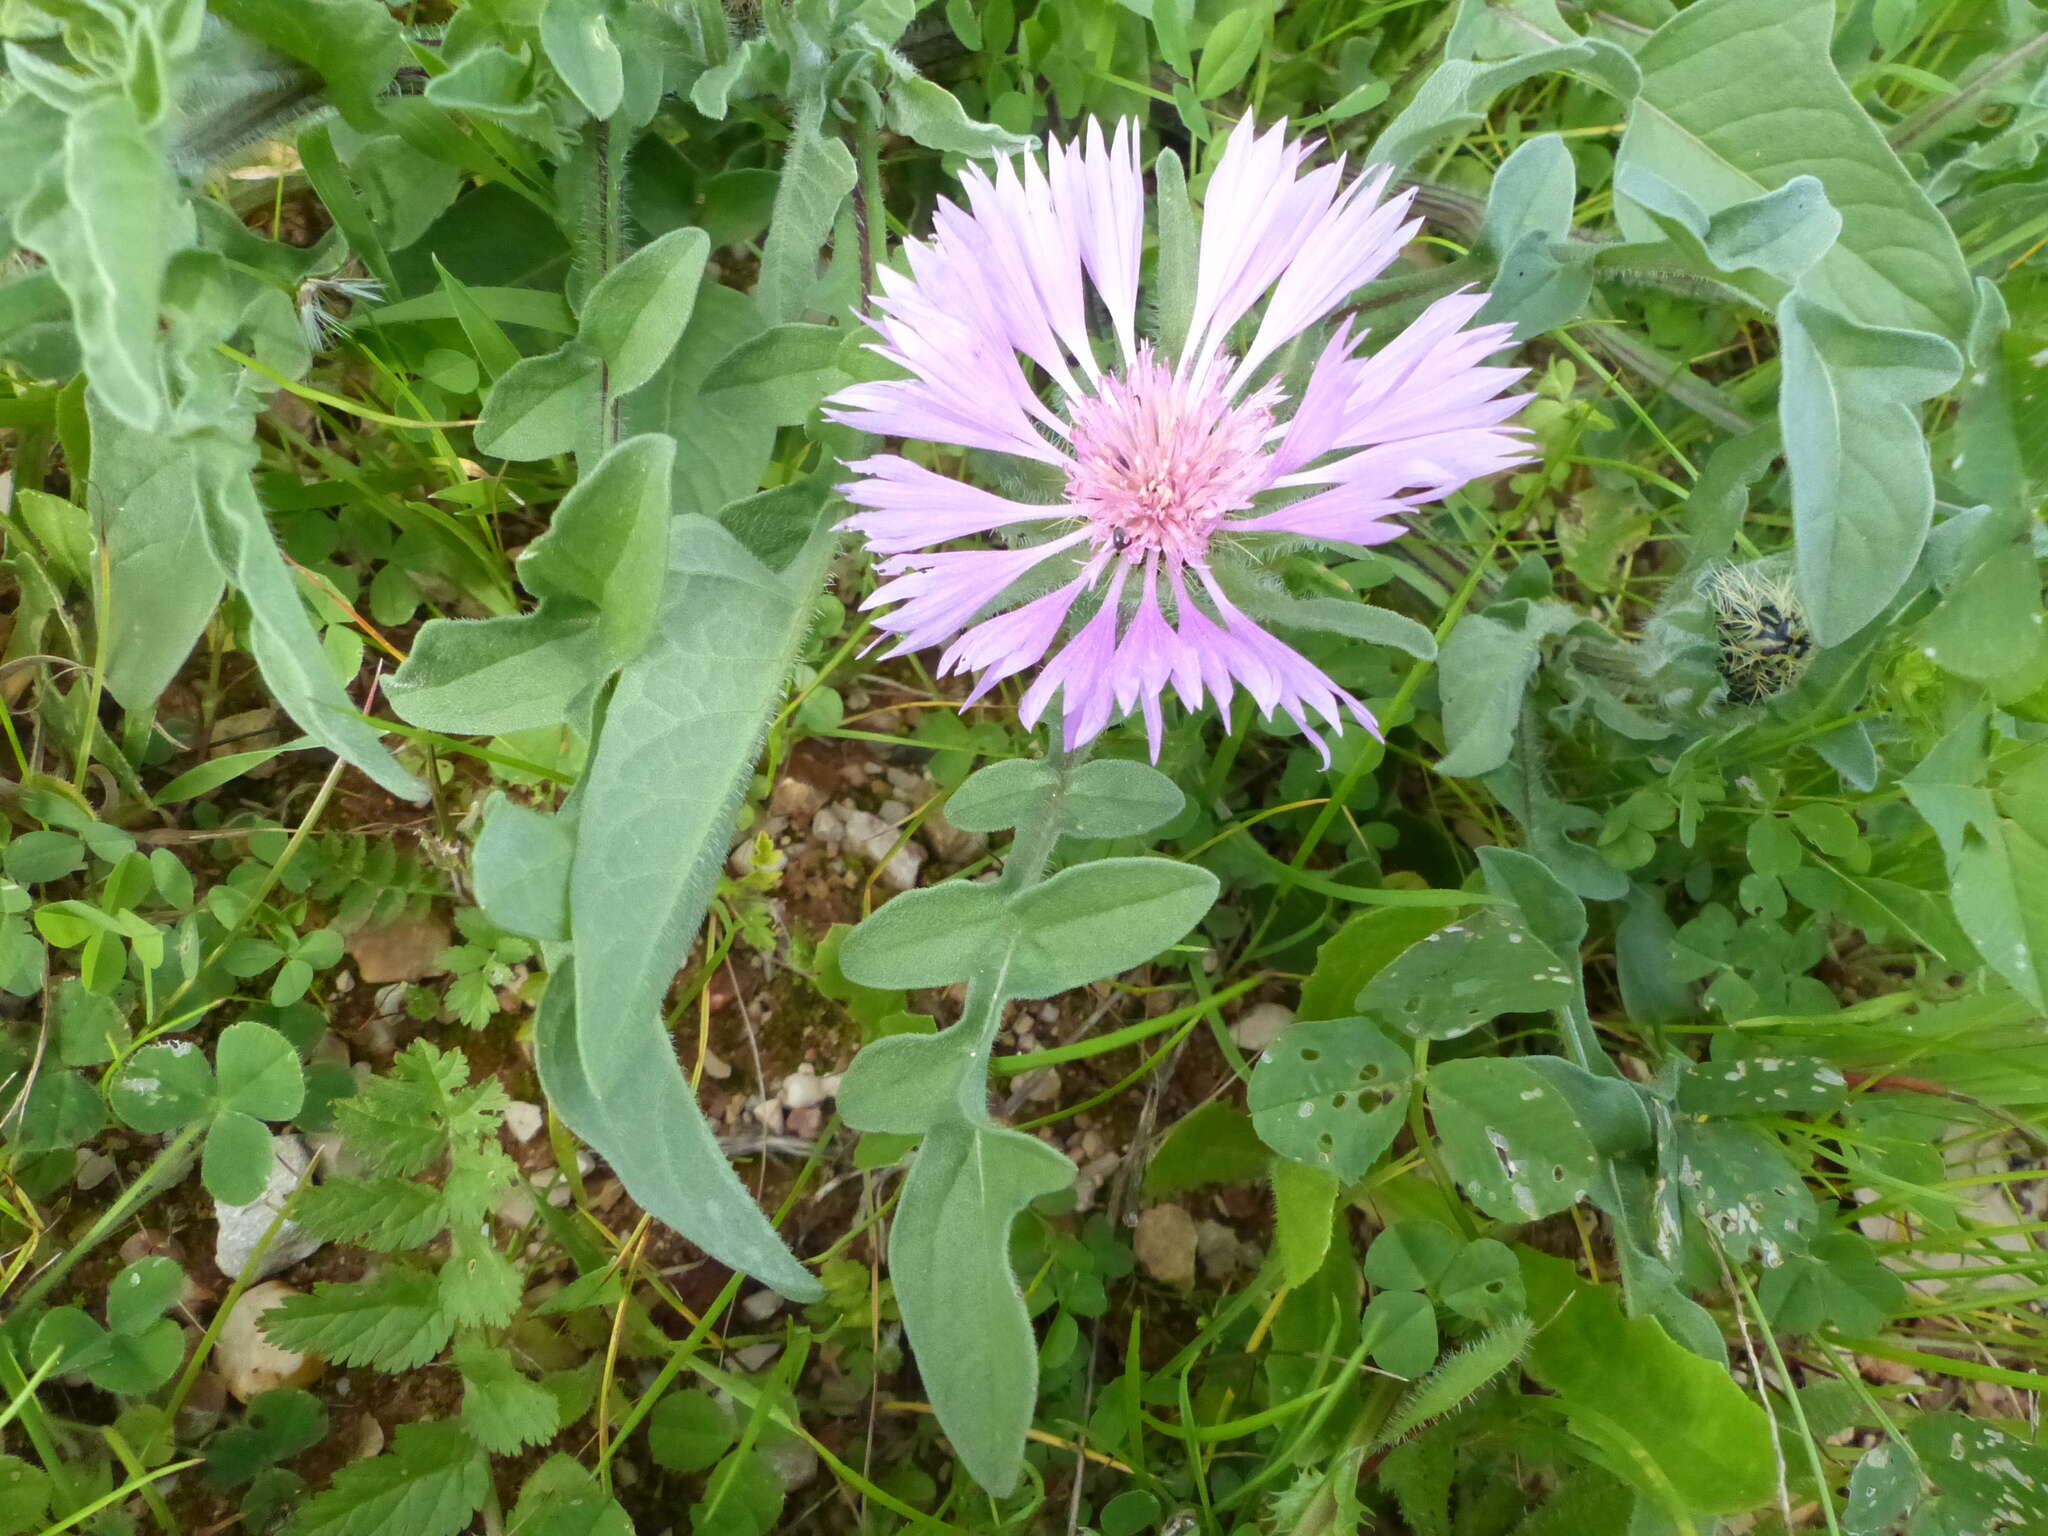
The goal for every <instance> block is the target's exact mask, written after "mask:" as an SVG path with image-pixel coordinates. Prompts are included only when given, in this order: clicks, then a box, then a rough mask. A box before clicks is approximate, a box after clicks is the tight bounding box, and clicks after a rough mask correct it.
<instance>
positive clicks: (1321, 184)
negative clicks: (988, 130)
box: [831, 122, 1526, 757]
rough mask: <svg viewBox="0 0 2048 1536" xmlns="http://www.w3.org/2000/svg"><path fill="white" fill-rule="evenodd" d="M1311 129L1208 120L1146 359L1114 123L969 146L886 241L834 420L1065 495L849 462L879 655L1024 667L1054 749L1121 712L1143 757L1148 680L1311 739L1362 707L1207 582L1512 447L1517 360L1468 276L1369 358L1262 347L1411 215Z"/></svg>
mask: <svg viewBox="0 0 2048 1536" xmlns="http://www.w3.org/2000/svg"><path fill="white" fill-rule="evenodd" d="M1309 150H1310V146H1309V145H1307V144H1304V143H1301V142H1298V141H1297V142H1292V143H1290V142H1289V141H1288V140H1287V138H1286V135H1285V131H1284V127H1282V128H1275V129H1272V130H1270V131H1269V132H1267V133H1265V134H1263V135H1261V134H1258V133H1256V132H1255V131H1254V130H1253V129H1252V128H1251V126H1250V125H1249V124H1248V123H1245V124H1240V125H1239V126H1238V128H1237V129H1236V131H1235V132H1233V133H1232V134H1231V136H1230V139H1229V141H1228V143H1227V144H1226V145H1225V147H1224V151H1223V154H1222V157H1221V159H1220V160H1219V162H1218V164H1217V166H1216V170H1215V173H1214V174H1213V175H1212V176H1211V178H1210V181H1209V190H1208V196H1207V198H1206V200H1205V204H1204V210H1203V224H1202V231H1201V239H1200V249H1199V254H1198V256H1197V259H1196V262H1195V268H1196V270H1195V274H1194V279H1195V283H1194V290H1195V291H1194V295H1193V303H1192V307H1191V309H1190V310H1189V318H1188V327H1187V335H1186V338H1185V341H1184V342H1183V343H1182V344H1181V345H1180V347H1179V349H1178V353H1177V355H1175V356H1172V357H1167V356H1163V355H1162V354H1161V352H1160V351H1159V350H1158V349H1157V348H1156V347H1155V346H1154V344H1153V343H1152V342H1150V341H1148V340H1145V339H1142V338H1141V337H1140V336H1139V333H1138V313H1137V311H1138V259H1139V253H1140V252H1141V250H1142V249H1143V247H1144V233H1145V230H1144V220H1145V184H1144V178H1143V174H1142V172H1141V171H1140V170H1139V167H1138V153H1137V141H1136V138H1135V136H1134V135H1133V133H1132V130H1131V125H1130V124H1129V123H1128V122H1126V123H1123V124H1121V125H1120V126H1119V127H1118V128H1117V130H1116V134H1115V137H1114V139H1113V140H1111V141H1109V142H1107V143H1105V141H1104V138H1103V133H1102V129H1101V127H1100V125H1098V124H1091V125H1090V127H1089V131H1088V134H1087V138H1086V140H1085V142H1083V141H1080V140H1076V141H1073V142H1070V143H1067V144H1054V145H1052V146H1051V148H1050V150H1049V151H1048V153H1047V155H1046V158H1045V160H1044V161H1043V162H1040V161H1039V160H1037V159H1034V158H1029V157H1027V158H1025V159H1024V160H1023V161H1022V163H1021V169H1020V168H1019V166H1018V165H1017V164H1015V163H1012V162H1008V161H1005V162H1002V163H1000V164H999V165H998V166H997V167H996V171H995V174H994V175H993V176H990V175H988V174H986V173H984V172H983V171H981V170H980V169H979V168H978V167H971V168H969V170H968V171H967V173H966V175H965V177H964V181H965V186H966V197H967V205H966V207H965V208H961V207H958V206H956V205H954V204H952V203H942V204H941V205H940V208H939V211H938V214H937V217H936V219H935V220H934V229H933V233H932V237H931V238H930V239H929V240H928V241H910V242H907V243H906V245H905V247H904V251H905V257H906V262H907V265H908V268H909V271H908V273H907V275H906V274H901V273H895V272H884V273H883V274H882V294H881V296H880V297H879V298H878V299H877V300H876V308H877V310H878V311H879V313H878V315H877V316H876V319H875V326H876V330H877V331H878V332H879V334H880V336H881V342H880V343H879V344H878V345H877V347H876V348H875V350H876V351H877V352H879V353H880V354H881V355H882V356H883V357H885V358H887V359H889V360H890V361H891V362H893V363H895V364H897V365H898V366H900V367H901V368H903V369H904V370H905V371H906V372H907V373H908V374H909V377H908V378H903V379H891V380H884V381H880V382H876V383H867V384H856V385H854V386H852V387H850V388H848V389H845V390H842V391H841V392H840V393H839V394H838V395H837V396H836V397H835V398H834V400H833V402H832V412H831V414H832V415H833V417H834V419H835V420H838V421H841V422H844V423H846V424H848V425H850V426H855V427H860V428H863V429H865V430H868V431H871V432H877V433H882V434H884V435H887V436H892V437H900V438H910V439H918V440H922V441H926V442H932V443H940V444H948V445H952V446H954V447H958V448H968V449H976V450H980V451H983V452H987V453H994V454H1002V455H1008V456H1010V457H1012V458H1014V459H1020V460H1024V461H1028V462H1029V463H1031V464H1036V465H1042V466H1045V467H1046V469H1048V470H1050V471H1051V472H1052V473H1053V474H1054V475H1055V476H1056V477H1057V479H1058V481H1059V483H1060V484H1061V486H1062V493H1061V499H1060V500H1058V501H1056V502H1030V501H1020V500H1015V499H1012V498H1010V497H1006V496H1000V495H997V494H995V493H993V492H990V491H986V490H982V489H980V488H978V487H975V486H972V485H968V484H964V483H962V482H960V481H957V480H953V479H950V478H948V477H946V476H943V475H940V474H937V473H935V472H934V471H932V470H930V469H928V468H925V467H924V466H922V465H920V464H917V463H914V462H913V461H911V460H910V459H907V458H905V457H903V456H902V455H900V454H881V455H878V456H876V457H873V458H868V459H863V460H860V461H858V462H856V463H854V464H853V465H852V466H851V468H852V469H853V470H854V471H855V472H856V474H857V475H858V478H857V479H855V480H854V481H853V482H852V483H850V484H849V485H847V486H845V487H844V488H843V489H844V491H845V494H846V496H847V498H848V499H849V500H850V501H851V502H852V503H853V504H854V506H855V507H856V508H857V510H856V512H855V513H854V515H853V516H851V517H849V518H848V519H847V520H846V524H845V526H846V527H848V528H850V529H853V530H855V531H857V532H859V533H860V534H861V535H863V536H864V537H865V538H866V540H867V543H868V547H869V548H870V550H872V551H873V552H874V553H875V554H877V555H878V556H880V557H881V558H880V560H879V562H878V567H877V569H878V570H879V571H880V573H881V575H882V576H883V577H884V578H886V579H885V580H884V581H883V582H882V584H881V586H880V587H878V588H877V589H876V591H875V593H874V594H873V595H872V596H871V597H870V598H869V599H868V601H867V603H866V604H865V605H864V606H866V607H867V608H870V609H882V610H886V611H884V612H882V613H881V615H880V616H879V617H878V618H877V619H876V624H877V625H878V627H879V628H880V629H882V630H883V631H884V633H885V634H887V635H890V636H893V637H894V638H895V645H894V647H893V649H892V650H891V651H890V652H889V654H890V655H902V654H904V653H906V652H909V651H914V650H922V649H924V648H925V647H928V646H935V645H941V644H943V645H945V646H946V650H945V653H944V655H943V656H942V658H941V660H940V671H941V672H942V673H955V672H971V673H974V674H976V681H975V685H974V689H973V691H972V693H970V695H969V699H970V701H971V700H973V699H975V698H979V697H980V696H981V695H983V694H984V693H986V692H987V691H988V690H989V689H990V688H992V687H994V686H995V685H996V684H997V683H998V682H1000V681H1002V680H1003V679H1004V678H1007V677H1012V676H1014V675H1016V674H1018V673H1020V672H1023V671H1025V670H1026V669H1028V668H1030V667H1033V666H1037V665H1039V664H1040V663H1043V666H1042V668H1041V670H1040V671H1039V674H1038V676H1037V678H1036V679H1034V680H1033V682H1032V683H1031V685H1030V686H1029V687H1028V688H1027V689H1026V691H1025V694H1024V701H1023V710H1022V713H1023V718H1024V720H1025V723H1026V724H1027V725H1035V724H1036V723H1037V722H1038V720H1039V719H1040V718H1041V717H1043V716H1044V715H1045V714H1046V713H1047V711H1048V710H1050V709H1052V708H1053V705H1054V702H1055V700H1057V701H1058V709H1059V716H1060V719H1061V722H1062V726H1063V735H1064V739H1065V742H1066V745H1067V746H1068V747H1069V748H1073V747H1077V746H1079V745H1081V744H1082V743H1083V742H1086V741H1088V740H1090V739H1091V738H1093V737H1094V736H1096V735H1097V734H1098V733H1100V732H1101V731H1102V730H1103V729H1104V727H1105V726H1107V725H1108V724H1109V723H1110V721H1111V720H1113V719H1119V718H1123V717H1125V716H1129V715H1133V714H1136V715H1140V716H1142V717H1143V719H1144V721H1145V724H1146V729H1147V734H1148V735H1149V737H1150V739H1151V744H1152V752H1153V755H1154V756H1155V757H1156V756H1157V755H1158V752H1159V745H1160V739H1161V734H1162V731H1163V718H1162V711H1161V700H1162V698H1163V696H1164V695H1165V693H1166V692H1167V690H1168V689H1171V690H1172V692H1173V693H1174V694H1175V695H1176V696H1178V698H1179V699H1180V701H1181V703H1182V704H1183V705H1184V706H1186V707H1187V708H1189V709H1194V708H1197V707H1199V706H1200V705H1201V703H1202V702H1203V700H1204V698H1209V699H1213V700H1214V701H1215V703H1216V704H1217V706H1218V707H1219V708H1220V709H1221V710H1222V711H1223V712H1224V714H1225V716H1226V718H1227V717H1228V713H1229V709H1230V701H1231V698H1232V696H1233V695H1234V694H1235V693H1236V692H1237V691H1238V690H1239V689H1242V690H1243V691H1245V692H1246V693H1248V694H1250V695H1251V697H1252V700H1253V702H1254V703H1255V704H1256V705H1257V707H1258V708H1259V710H1260V711H1261V712H1262V713H1263V714H1266V715H1267V716H1272V715H1274V714H1275V713H1281V714H1285V715H1287V716H1288V717H1289V718H1291V719H1292V720H1293V721H1294V722H1295V723H1296V724H1297V725H1299V726H1300V727H1301V729H1302V730H1303V731H1304V732H1305V733H1306V734H1307V735H1308V737H1309V738H1310V739H1311V740H1312V741H1314V742H1315V743H1316V745H1317V747H1318V748H1319V749H1320V748H1321V747H1322V737H1321V736H1320V735H1319V734H1318V731H1317V728H1316V725H1315V724H1314V723H1313V722H1314V721H1316V720H1320V721H1321V722H1322V723H1323V724H1324V725H1326V726H1327V727H1329V728H1330V729H1332V730H1342V729H1343V728H1344V724H1345V721H1346V717H1347V716H1348V717H1349V718H1350V719H1353V720H1356V721H1357V722H1358V723H1359V724H1361V725H1363V726H1365V727H1366V728H1367V729H1368V730H1372V729H1375V727H1374V724H1373V719H1372V716H1371V715H1370V714H1369V713H1368V712H1367V711H1366V709H1365V707H1364V705H1362V704H1360V703H1359V702H1358V701H1357V700H1356V699H1354V698H1352V697H1351V696H1350V695H1349V694H1348V693H1346V692H1344V690H1342V689H1341V688H1339V687H1337V685H1336V684H1335V683H1333V682H1332V681H1331V680H1330V679H1329V678H1328V677H1326V676H1325V675H1324V674H1323V673H1322V671H1321V670H1320V669H1319V668H1318V667H1316V666H1315V665H1314V664H1313V663H1312V662H1310V661H1309V660H1308V659H1307V658H1306V657H1304V656H1302V655H1301V654H1300V653H1299V652H1297V651H1295V650H1294V649H1292V648H1291V647H1290V646H1288V645H1286V644H1284V643H1283V642H1282V641H1280V640H1278V639H1276V638H1275V637H1274V636H1273V635H1271V634H1269V633H1267V632H1266V631H1265V630H1264V629H1262V628H1261V627H1260V626H1259V625H1258V624H1257V623H1255V622H1254V621H1253V620H1252V619H1251V618H1250V617H1248V616H1247V615H1246V614H1245V613H1244V611H1243V610H1242V609H1241V608H1240V607H1239V606H1238V605H1237V604H1235V603H1233V602H1232V601H1231V599H1230V597H1229V595H1228V594H1227V591H1226V587H1227V586H1228V585H1229V582H1228V576H1229V571H1228V569H1227V565H1228V557H1229V556H1230V555H1231V554H1232V552H1233V551H1236V550H1240V549H1244V548H1248V547H1250V546H1252V545H1255V544H1256V543H1257V541H1258V538H1259V536H1260V535H1266V536H1272V537H1279V538H1285V539H1290V540H1294V541H1299V540H1303V539H1306V540H1311V541H1319V542H1324V543H1334V544H1342V545H1363V544H1379V543H1383V542H1385V541H1387V540H1389V539H1392V538H1394V537H1396V536H1397V535H1398V534H1399V533H1400V532H1401V523H1400V522H1399V520H1398V519H1399V517H1400V515H1401V514H1402V513H1404V512H1406V511H1408V510H1410V509H1411V508H1413V507H1415V506H1418V505H1420V504H1422V503H1424V502H1427V501H1432V500H1435V499H1437V498H1439V497H1442V496H1443V495H1445V494H1447V493H1448V492H1449V491H1451V490H1454V489H1455V488H1457V487H1458V486H1460V485H1463V484H1465V483H1466V482H1467V481H1470V480H1473V479H1475V478H1477V477H1479V476H1481V475H1486V474H1491V473H1493V472H1494V471H1496V470H1500V469H1504V468H1506V467H1508V466H1509V465H1512V464H1515V463H1519V462H1521V461H1522V460H1523V459H1524V458H1525V457H1526V454H1525V452H1524V449H1523V446H1522V441H1521V437H1520V434H1518V433H1517V432H1516V430H1515V429H1513V428H1511V427H1508V426H1506V425H1505V423H1506V422H1507V420H1508V418H1509V417H1511V416H1512V415H1513V414H1514V413H1515V411H1516V410H1517V409H1519V408H1520V406H1521V404H1522V402H1523V398H1525V397H1520V396H1506V395H1504V394H1503V391H1504V390H1506V388H1507V387H1508V386H1509V385H1510V384H1511V383H1512V382H1513V381H1514V380H1515V379H1517V378H1519V377H1520V376H1521V373H1522V370H1520V369H1514V368H1499V367H1488V366H1485V365H1484V363H1483V359H1485V358H1486V357H1487V355H1488V354H1490V353H1492V352H1495V351H1498V350H1499V349H1500V348H1501V347H1502V346H1503V345H1504V344H1505V343H1506V341H1507V339H1508V336H1509V333H1510V330H1511V327H1509V326H1507V325H1482V326H1472V325H1471V324H1470V322H1471V321H1472V320H1473V319H1474V317H1475V316H1477V314H1478V313H1479V311H1480V309H1481V308H1482V307H1483V306H1484V304H1485V302H1486V296H1485V295H1484V294H1478V293H1470V292H1463V293H1456V294H1453V295H1451V296H1450V297H1448V298H1444V299H1440V300H1438V301H1437V302H1436V303H1435V304H1433V305H1431V306H1430V307H1429V308H1428V309H1427V310H1426V311H1424V312H1423V314H1422V315H1421V317H1420V318H1419V319H1417V320H1416V321H1415V322H1414V324H1412V325H1411V326H1409V327H1408V328H1407V330H1405V331H1403V332H1401V333H1400V334H1399V335H1396V336H1394V337H1393V338H1392V339H1391V340H1390V341H1388V342H1387V343H1386V344H1385V345H1384V346H1382V347H1380V348H1379V349H1378V350H1377V351H1375V352H1372V353H1364V354H1362V353H1361V351H1360V342H1361V341H1362V339H1363V334H1362V333H1360V334H1356V335H1354V333H1353V330H1352V327H1351V325H1350V324H1349V323H1348V322H1347V323H1346V324H1344V325H1342V326H1340V327H1339V328H1338V330H1337V332H1336V334H1335V335H1334V336H1333V337H1331V338H1330V339H1329V341H1328V342H1327V343H1326V344H1325V345H1324V346H1323V347H1322V349H1321V350H1320V352H1319V353H1318V354H1317V355H1316V356H1315V359H1314V361H1313V363H1312V364H1311V365H1310V366H1308V367H1306V368H1283V367H1280V366H1277V364H1278V362H1279V359H1280V358H1281V356H1282V349H1283V348H1286V347H1287V345H1288V344H1289V343H1290V342H1292V341H1294V340H1295V339H1296V338H1297V337H1299V336H1301V335H1302V333H1303V332H1305V331H1307V330H1308V329H1309V328H1310V327H1311V326H1314V325H1316V324H1317V323H1318V322H1319V321H1322V320H1323V319H1324V318H1325V317H1326V316H1328V315H1329V313H1330V312H1331V311H1332V310H1333V309H1335V308H1336V307H1337V306H1338V305H1339V304H1340V303H1341V302H1343V300H1344V299H1345V298H1346V297H1347V296H1348V295H1350V294H1351V293H1352V292H1354V291H1355V290H1356V289H1358V288H1359V287H1360V286H1362V285H1363V284H1365V283H1367V282H1369V281H1371V280H1372V279H1373V278H1374V277H1375V276H1377V275H1378V274H1379V273H1380V272H1381V271H1382V270H1384V269H1385V267H1386V266H1387V264H1388V263H1389V262H1391V261H1392V260H1393V258H1394V256H1395V254H1396V253H1397V252H1398V251H1399V250H1400V248H1401V247H1402V245H1403V244H1404V243H1405V242H1406V241H1407V240H1408V239H1409V238H1410V237H1411V236H1412V235H1413V234H1414V233H1415V231H1416V228H1417V224H1416V222H1414V221H1410V220H1408V218H1407V213H1408V201H1409V195H1402V196H1398V197H1394V198H1391V199H1384V200H1383V198H1382V194H1383V193H1384V192H1385V190H1386V184H1387V178H1388V174H1389V173H1388V171H1387V170H1386V169H1385V168H1379V169H1377V170H1369V171H1366V172H1364V173H1363V174H1361V175H1358V176H1356V177H1353V178H1352V179H1350V180H1349V181H1347V180H1346V179H1345V176H1344V167H1343V166H1342V164H1341V163H1340V164H1334V165H1323V166H1318V167H1316V168H1314V169H1310V170H1304V169H1303V165H1304V162H1305V161H1306V160H1307V157H1308V154H1309ZM1091 292H1092V297H1093V299H1094V301H1095V305H1094V308H1095V311H1096V312H1097V313H1100V314H1102V315H1105V316H1106V317H1107V328H1108V331H1109V335H1108V336H1105V337H1102V338H1100V339H1098V338H1097V336H1096V335H1095V334H1093V332H1092V329H1091V326H1090V314H1091V306H1090V296H1091ZM1261 306H1263V307H1261ZM1255 310H1256V311H1257V317H1256V323H1254V320H1253V313H1254V311H1255ZM1233 343H1235V344H1237V345H1240V346H1241V348H1242V350H1241V351H1239V352H1233V351H1232V350H1231V347H1232V345H1233ZM958 541H971V542H970V543H968V544H966V545H965V546H964V547H953V548H945V547H942V546H948V545H956V544H957V542H958ZM1219 567H1224V568H1223V569H1221V570H1219ZM1062 636H1065V638H1064V640H1062ZM1048 658H1049V659H1048ZM1325 755H1326V756H1327V754H1325Z"/></svg>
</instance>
